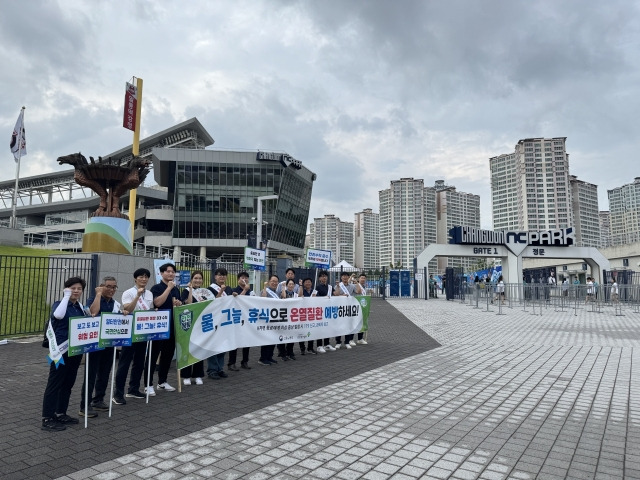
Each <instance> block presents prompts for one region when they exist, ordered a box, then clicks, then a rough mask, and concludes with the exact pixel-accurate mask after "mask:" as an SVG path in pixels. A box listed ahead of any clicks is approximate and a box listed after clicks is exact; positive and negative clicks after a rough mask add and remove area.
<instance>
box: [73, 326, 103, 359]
mask: <svg viewBox="0 0 640 480" xmlns="http://www.w3.org/2000/svg"><path fill="white" fill-rule="evenodd" d="M101 323H102V322H101V319H100V317H71V318H70V319H69V350H68V351H67V355H69V356H70V357H71V356H74V355H82V354H83V353H89V352H95V351H96V350H102V348H101V347H100V346H99V345H98V341H99V340H100V324H101Z"/></svg>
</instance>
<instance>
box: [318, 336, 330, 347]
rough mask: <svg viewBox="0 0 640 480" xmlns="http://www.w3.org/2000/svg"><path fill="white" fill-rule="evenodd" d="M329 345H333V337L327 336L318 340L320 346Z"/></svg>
mask: <svg viewBox="0 0 640 480" xmlns="http://www.w3.org/2000/svg"><path fill="white" fill-rule="evenodd" d="M327 345H331V339H330V338H325V339H324V340H318V346H319V347H323V346H325V347H326V346H327Z"/></svg>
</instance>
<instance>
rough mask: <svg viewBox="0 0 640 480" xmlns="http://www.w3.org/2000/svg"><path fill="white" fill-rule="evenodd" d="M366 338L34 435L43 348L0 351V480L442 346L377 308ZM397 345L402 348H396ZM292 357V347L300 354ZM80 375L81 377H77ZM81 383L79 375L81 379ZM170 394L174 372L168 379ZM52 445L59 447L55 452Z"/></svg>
mask: <svg viewBox="0 0 640 480" xmlns="http://www.w3.org/2000/svg"><path fill="white" fill-rule="evenodd" d="M371 323H372V325H374V326H375V328H374V331H372V332H370V339H371V340H372V345H375V347H374V348H369V347H370V346H369V345H367V346H361V347H359V349H358V347H356V348H354V349H353V350H351V351H338V352H334V353H327V354H325V355H317V356H309V355H307V356H304V357H302V356H298V360H297V361H295V362H292V361H290V362H287V363H286V364H283V363H282V362H280V363H279V364H278V365H276V366H273V367H262V366H259V365H258V364H257V360H258V358H259V349H257V348H256V349H252V350H251V354H250V362H249V363H250V365H252V367H253V368H252V370H250V371H245V370H242V371H240V372H237V373H236V372H229V378H227V379H224V380H218V381H213V380H208V379H206V380H205V385H203V386H196V385H192V386H190V387H185V388H184V390H183V393H181V394H179V393H177V392H175V393H174V392H159V393H158V395H157V396H156V397H154V398H151V399H150V405H148V406H147V405H145V404H144V401H140V400H135V399H127V400H128V403H127V405H125V406H115V405H114V416H113V417H112V418H111V419H109V418H108V416H107V415H108V414H106V413H100V415H99V417H98V418H96V419H89V422H90V425H89V428H88V429H87V430H85V429H84V428H83V426H84V425H83V423H84V421H83V420H84V419H82V420H81V424H80V425H79V426H74V427H71V428H68V429H67V430H66V431H64V432H58V433H53V432H43V431H41V430H40V423H39V419H40V415H41V409H42V394H43V392H44V387H45V385H46V378H47V373H48V366H47V364H46V362H45V354H46V353H47V352H46V350H45V349H43V348H42V347H41V346H40V345H39V343H26V344H19V343H10V344H9V345H4V346H0V375H1V378H2V379H3V380H2V382H0V428H1V429H2V430H1V431H2V433H3V435H1V436H0V451H1V452H2V453H3V455H2V456H1V458H0V478H3V479H4V478H10V479H22V478H29V479H31V478H55V477H59V476H63V475H66V474H69V473H72V472H74V471H76V470H81V469H84V468H86V467H89V466H92V465H95V464H98V463H101V462H104V461H109V460H112V459H114V458H117V457H120V456H122V455H126V454H127V453H130V452H133V451H137V450H139V449H141V448H149V447H153V446H155V445H157V444H158V443H161V442H164V441H168V440H171V439H173V438H175V437H180V436H182V435H186V434H189V433H192V432H197V431H199V430H201V429H202V428H205V427H209V426H212V425H216V424H220V423H222V422H225V421H229V420H232V419H234V418H237V417H239V416H241V415H243V414H245V413H249V412H253V411H256V410H260V409H262V408H265V407H268V406H270V405H276V404H278V403H279V402H282V401H286V400H289V399H294V398H296V397H297V396H298V395H301V394H304V393H307V392H311V391H315V390H317V389H321V390H322V389H326V390H327V391H332V390H333V389H334V388H335V387H334V386H333V384H335V383H336V382H340V381H342V380H346V379H349V378H351V377H356V376H358V375H360V374H362V373H364V372H367V371H370V370H373V369H375V368H378V367H380V366H383V365H387V364H389V363H391V362H394V361H396V360H398V359H402V358H406V357H409V356H412V355H415V354H417V353H420V352H424V351H426V350H427V349H430V348H435V347H437V346H438V344H437V343H436V342H435V341H433V339H431V338H430V337H429V336H428V335H427V334H425V333H424V332H423V331H422V330H421V329H419V328H417V327H416V326H415V325H413V323H412V322H410V321H408V320H407V319H406V318H405V317H403V316H402V315H401V314H399V313H398V312H397V310H396V309H395V308H393V307H392V306H391V305H389V304H388V303H386V302H383V301H382V300H375V299H374V303H373V309H372V314H371ZM399 344H402V348H401V349H399V348H397V346H398V345H399ZM297 351H298V347H296V352H297ZM82 371H83V370H82V368H81V370H80V372H82ZM79 375H81V373H79ZM169 382H170V383H173V384H174V386H175V371H172V372H171V373H170V376H169ZM81 385H82V379H81V378H80V376H79V377H78V380H77V381H76V385H75V387H74V390H73V392H72V396H71V404H70V407H69V411H68V413H69V414H70V415H77V411H78V407H79V401H80V388H81ZM54 442H56V443H54Z"/></svg>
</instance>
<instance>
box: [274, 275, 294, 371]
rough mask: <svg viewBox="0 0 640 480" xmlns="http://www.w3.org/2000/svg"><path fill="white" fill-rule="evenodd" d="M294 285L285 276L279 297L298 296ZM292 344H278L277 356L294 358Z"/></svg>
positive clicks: (284, 360) (291, 279)
mask: <svg viewBox="0 0 640 480" xmlns="http://www.w3.org/2000/svg"><path fill="white" fill-rule="evenodd" d="M289 270H291V271H293V269H292V268H290V269H289ZM281 285H282V284H281ZM296 287H298V284H297V283H296V281H295V280H294V279H293V278H287V279H286V280H285V288H284V289H283V290H282V291H281V292H280V298H282V299H284V300H286V299H288V298H298V292H297V291H296ZM278 288H280V287H278ZM293 345H294V344H293V343H280V344H278V356H279V357H280V358H281V359H282V361H283V362H286V361H287V360H295V359H296V356H295V355H294V353H293Z"/></svg>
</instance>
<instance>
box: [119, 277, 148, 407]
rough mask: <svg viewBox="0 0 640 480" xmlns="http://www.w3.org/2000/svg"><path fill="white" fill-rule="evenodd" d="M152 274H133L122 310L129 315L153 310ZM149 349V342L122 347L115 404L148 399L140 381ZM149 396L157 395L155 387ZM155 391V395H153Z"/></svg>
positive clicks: (124, 293) (123, 296)
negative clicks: (150, 286)
mask: <svg viewBox="0 0 640 480" xmlns="http://www.w3.org/2000/svg"><path fill="white" fill-rule="evenodd" d="M150 276H151V273H150V272H149V270H147V269H146V268H138V269H137V270H136V271H135V272H133V278H134V281H135V284H134V286H133V287H131V288H130V289H128V290H125V291H124V292H123V293H122V309H123V310H124V311H125V312H127V313H132V312H133V311H134V310H153V308H154V307H153V294H152V293H151V292H150V291H149V290H147V289H146V288H147V283H148V282H149V277H150ZM146 349H147V342H136V343H133V344H132V345H131V346H130V347H122V350H121V351H120V360H118V369H117V370H116V380H115V393H114V395H113V403H115V404H116V405H125V404H126V403H127V401H126V400H125V398H124V397H125V396H126V397H127V398H138V399H142V398H146V397H145V395H144V394H143V393H142V392H141V391H140V379H141V377H142V372H143V370H144V358H145V353H146ZM132 361H133V366H132V367H131V377H130V378H129V390H128V391H127V394H126V395H125V394H124V384H125V382H126V381H127V373H129V366H130V365H131V362H132ZM149 388H150V391H149V395H155V391H153V387H149ZM151 391H153V393H151Z"/></svg>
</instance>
